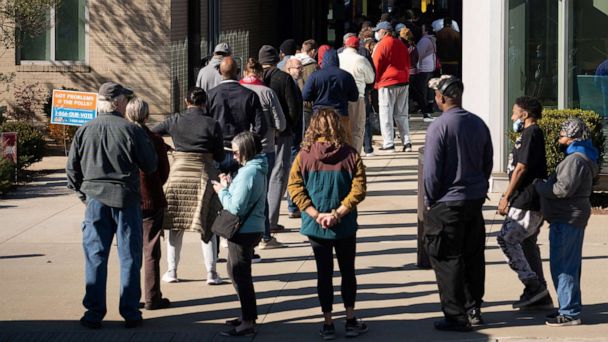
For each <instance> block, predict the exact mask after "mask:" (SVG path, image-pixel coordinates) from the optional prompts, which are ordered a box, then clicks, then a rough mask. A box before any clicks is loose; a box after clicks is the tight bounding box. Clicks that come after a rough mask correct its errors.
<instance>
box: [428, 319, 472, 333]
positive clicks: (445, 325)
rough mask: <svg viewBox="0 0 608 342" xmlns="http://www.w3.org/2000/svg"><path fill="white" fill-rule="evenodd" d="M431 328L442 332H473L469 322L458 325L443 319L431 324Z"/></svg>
mask: <svg viewBox="0 0 608 342" xmlns="http://www.w3.org/2000/svg"><path fill="white" fill-rule="evenodd" d="M433 326H434V327H435V329H437V330H443V331H459V332H467V331H471V330H473V329H472V328H471V324H470V323H469V322H467V323H459V322H453V321H448V320H445V319H442V320H440V321H435V322H434V323H433Z"/></svg>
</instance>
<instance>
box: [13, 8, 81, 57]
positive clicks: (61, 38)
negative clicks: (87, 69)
mask: <svg viewBox="0 0 608 342" xmlns="http://www.w3.org/2000/svg"><path fill="white" fill-rule="evenodd" d="M85 1H86V0H62V1H61V4H60V6H59V7H57V8H55V9H52V10H51V13H50V16H51V25H50V28H48V29H47V30H46V32H44V33H42V34H40V35H38V36H36V37H29V36H27V35H26V37H25V38H24V40H23V43H22V45H21V60H22V61H77V62H84V61H85V26H86V20H85V10H86V9H85Z"/></svg>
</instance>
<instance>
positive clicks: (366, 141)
mask: <svg viewBox="0 0 608 342" xmlns="http://www.w3.org/2000/svg"><path fill="white" fill-rule="evenodd" d="M373 37H374V31H372V28H371V27H367V28H365V29H361V32H360V33H359V50H361V46H362V47H363V48H364V49H365V51H367V53H366V55H367V56H369V59H368V61H369V62H370V65H371V66H372V69H373V71H374V82H375V79H376V69H375V68H374V60H373V59H372V51H373V50H374V49H373V45H374V44H375V42H374V38H373ZM366 58H367V57H366ZM374 98H376V99H377V98H378V95H377V91H376V89H374V84H373V83H372V84H367V85H366V86H365V131H364V132H363V152H364V153H363V156H365V157H373V156H374V141H373V138H372V121H373V117H372V114H373V113H374V109H373V105H372V104H373V102H374V101H373V100H372V99H374Z"/></svg>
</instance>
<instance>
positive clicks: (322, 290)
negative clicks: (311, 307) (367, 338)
mask: <svg viewBox="0 0 608 342" xmlns="http://www.w3.org/2000/svg"><path fill="white" fill-rule="evenodd" d="M288 188H289V194H290V195H291V197H292V199H293V201H294V203H295V204H296V205H297V206H298V207H299V208H300V210H301V212H302V228H301V230H300V233H301V234H303V235H305V236H307V237H308V239H309V241H310V244H311V246H312V249H313V252H314V256H315V261H316V265H317V292H318V293H317V294H318V296H319V301H320V303H321V310H322V312H323V318H324V322H323V326H322V327H321V330H320V332H319V333H320V335H321V337H322V338H323V339H324V340H331V339H334V338H335V337H336V330H335V327H334V323H333V318H332V307H333V302H334V287H333V281H332V279H333V273H334V257H333V250H334V249H335V251H336V257H337V259H338V265H339V267H340V273H341V275H342V285H341V286H340V291H341V293H342V300H343V302H344V307H345V309H346V324H345V330H346V333H345V334H346V337H356V336H359V335H360V334H363V333H365V332H367V331H368V327H367V325H366V324H365V323H363V321H362V320H360V319H358V318H357V317H356V316H355V299H356V296H357V279H356V275H355V255H356V243H357V229H358V224H357V205H359V203H361V202H362V201H363V200H364V199H365V193H366V178H365V166H364V165H363V161H362V160H361V157H360V156H359V153H357V151H355V150H354V149H353V148H352V147H351V146H349V145H348V144H346V132H345V129H344V126H342V125H341V124H340V119H339V115H338V113H336V111H335V110H333V109H321V110H319V111H318V112H316V113H315V114H314V115H313V117H312V119H311V121H310V127H308V130H307V131H306V135H305V137H304V140H303V141H302V149H301V150H300V153H299V154H298V155H297V157H296V160H295V161H294V163H293V166H292V168H291V173H290V175H289V187H288Z"/></svg>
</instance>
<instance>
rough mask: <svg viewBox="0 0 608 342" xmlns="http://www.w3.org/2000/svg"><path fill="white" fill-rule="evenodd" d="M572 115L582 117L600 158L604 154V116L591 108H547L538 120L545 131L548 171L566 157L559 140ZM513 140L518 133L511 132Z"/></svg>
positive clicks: (553, 169)
mask: <svg viewBox="0 0 608 342" xmlns="http://www.w3.org/2000/svg"><path fill="white" fill-rule="evenodd" d="M570 117H577V118H580V119H581V120H583V121H584V122H585V124H586V125H587V127H589V130H590V131H591V141H592V142H593V146H595V147H596V148H597V149H598V150H599V151H600V158H599V160H602V158H603V156H604V152H605V151H604V140H605V137H604V133H603V132H602V118H601V116H600V115H599V114H597V113H596V112H594V111H590V110H582V109H545V110H543V118H542V119H541V120H539V121H538V126H539V127H540V129H541V130H542V131H543V132H544V133H545V149H546V152H547V172H548V173H549V174H551V173H553V171H555V168H556V167H557V164H559V163H560V162H561V161H562V160H563V159H564V154H563V153H562V152H561V151H560V149H559V144H558V143H557V140H558V138H559V133H560V131H561V128H562V124H563V123H564V122H565V121H566V120H568V118H570ZM509 136H510V138H511V141H512V142H514V141H515V138H516V137H517V136H518V134H516V133H513V132H511V133H510V134H509Z"/></svg>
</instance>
